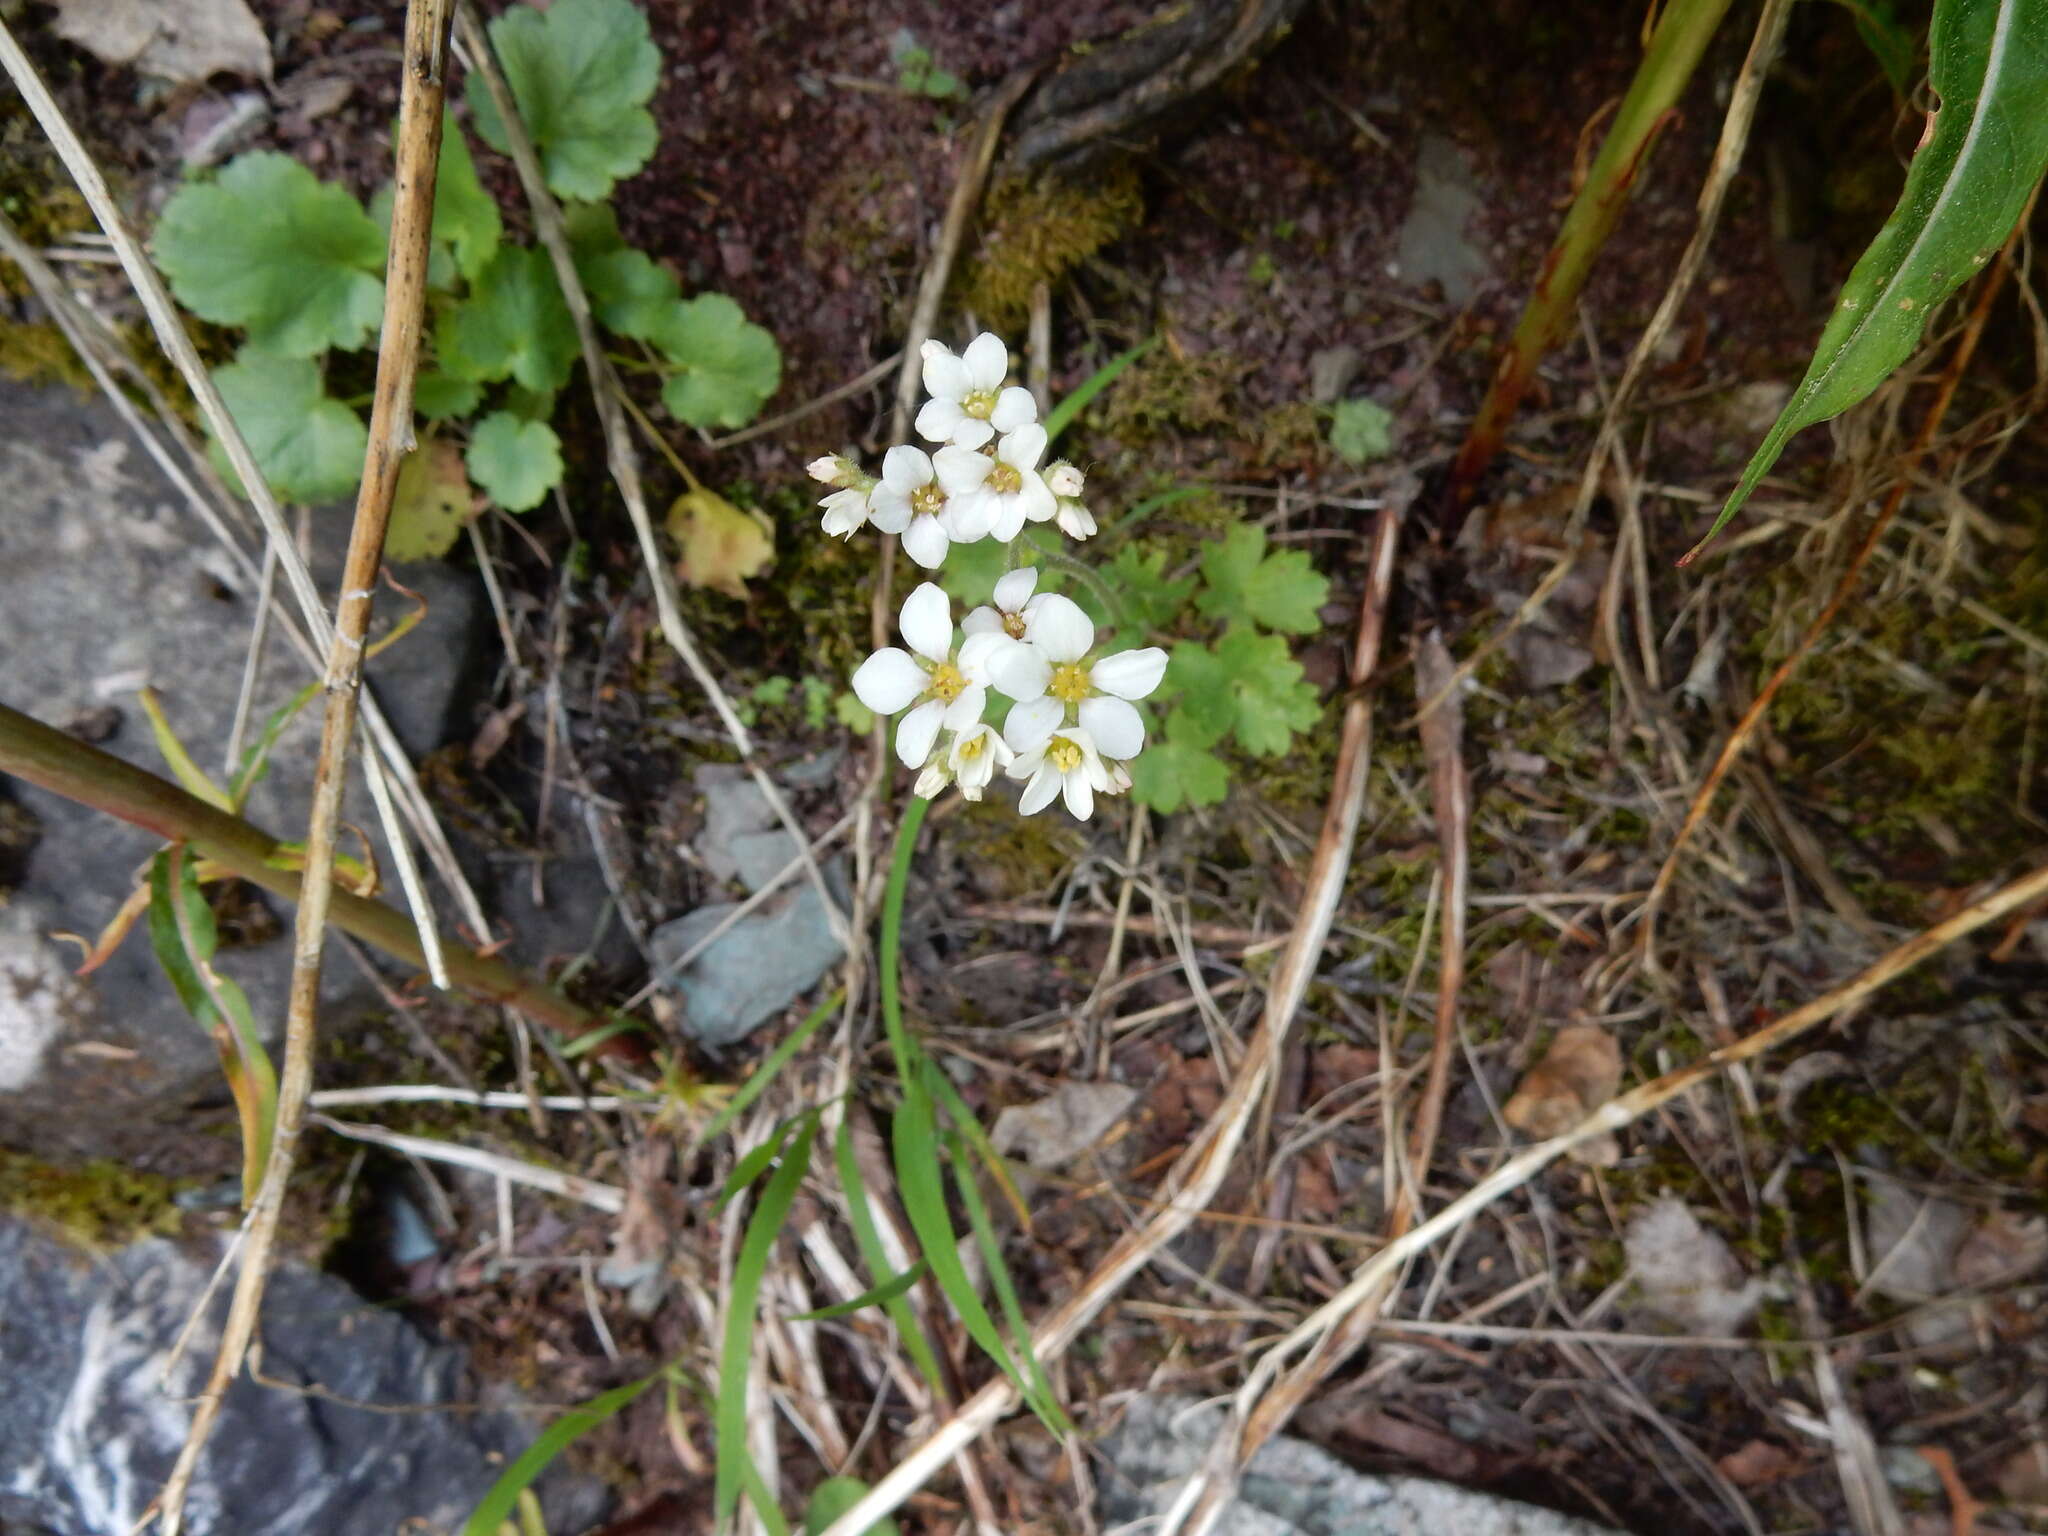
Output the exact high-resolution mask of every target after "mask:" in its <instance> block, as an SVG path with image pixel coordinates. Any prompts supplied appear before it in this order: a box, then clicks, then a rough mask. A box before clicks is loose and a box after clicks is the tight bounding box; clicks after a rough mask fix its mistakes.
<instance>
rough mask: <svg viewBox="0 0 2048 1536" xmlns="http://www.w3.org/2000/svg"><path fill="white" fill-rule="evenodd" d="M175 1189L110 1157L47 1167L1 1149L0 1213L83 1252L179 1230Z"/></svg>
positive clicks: (27, 1156)
mask: <svg viewBox="0 0 2048 1536" xmlns="http://www.w3.org/2000/svg"><path fill="white" fill-rule="evenodd" d="M178 1188H179V1186H178V1184H177V1183H175V1182H174V1181H172V1180H170V1179H166V1178H163V1177H160V1176H159V1175H157V1174H153V1173H142V1172H139V1171H138V1170H136V1169H133V1168H130V1167H128V1166H127V1165H125V1164H123V1163H117V1162H114V1161H113V1160H111V1159H109V1158H97V1159H95V1160H93V1161H92V1162H88V1163H76V1164H68V1165H67V1164H59V1163H46V1162H43V1161H42V1160H41V1159H39V1158H35V1157H31V1156H29V1155H28V1154H27V1153H25V1152H13V1151H9V1150H8V1149H6V1148H4V1147H0V1210H5V1211H6V1212H8V1213H9V1214H10V1215H14V1216H20V1217H23V1218H26V1219H28V1220H30V1221H36V1222H40V1223H43V1224H44V1225H47V1226H50V1227H53V1228H55V1229H56V1230H58V1231H59V1232H61V1233H63V1235H64V1236H65V1237H67V1238H69V1239H70V1240H71V1241H73V1242H75V1243H78V1244H80V1245H81V1246H83V1247H87V1248H114V1247H118V1246H120V1245H121V1244H123V1243H126V1242H129V1241H131V1240H132V1239H134V1238H137V1237H141V1236H144V1235H146V1234H148V1233H168V1232H173V1231H176V1230H177V1226H178V1208H177V1206H176V1205H175V1204H173V1203H172V1199H171V1197H172V1196H173V1195H174V1194H175V1193H176V1192H177V1190H178Z"/></svg>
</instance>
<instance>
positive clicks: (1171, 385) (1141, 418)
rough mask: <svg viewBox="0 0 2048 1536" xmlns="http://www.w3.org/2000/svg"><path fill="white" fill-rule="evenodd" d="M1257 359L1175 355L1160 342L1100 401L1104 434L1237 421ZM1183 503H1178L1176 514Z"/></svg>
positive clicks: (1131, 440)
mask: <svg viewBox="0 0 2048 1536" xmlns="http://www.w3.org/2000/svg"><path fill="white" fill-rule="evenodd" d="M1254 368H1255V365H1254V364H1253V363H1252V362H1251V361H1250V360H1249V359H1246V358H1239V357H1232V356H1231V355H1229V354H1228V353H1225V352H1200V353H1192V354H1187V355H1177V354H1175V353H1174V352H1173V351H1172V350H1171V349H1169V348H1165V347H1159V348H1155V349H1153V350H1152V351H1151V352H1149V353H1147V354H1146V355H1145V356H1144V357H1142V358H1140V359H1139V360H1138V361H1137V362H1136V363H1133V364H1132V365H1131V366H1130V368H1128V369H1126V370H1125V372H1124V374H1123V376H1122V377H1121V378H1119V379H1118V380H1117V381H1116V387H1115V388H1114V389H1112V390H1110V391H1109V392H1108V393H1107V394H1106V395H1104V396H1103V398H1102V400H1101V401H1099V402H1098V403H1097V404H1098V409H1099V410H1100V411H1101V414H1102V418H1103V428H1104V432H1105V434H1106V435H1107V436H1108V437H1110V438H1112V439H1114V440H1116V441H1119V442H1121V443H1125V444H1143V443H1148V442H1153V441H1156V440H1157V439H1159V438H1161V437H1166V436H1170V435H1172V434H1174V433H1178V432H1215V431H1220V430H1223V429H1225V428H1229V427H1233V426H1236V425H1238V424H1239V422H1240V421H1241V417H1242V409H1243V399H1242V397H1243V384H1244V381H1245V379H1246V378H1248V377H1249V376H1250V375H1251V374H1252V372H1253V371H1254ZM1186 510H1187V504H1186V503H1180V504H1176V505H1175V507H1174V509H1173V511H1174V515H1175V517H1176V519H1181V518H1184V517H1185V515H1186Z"/></svg>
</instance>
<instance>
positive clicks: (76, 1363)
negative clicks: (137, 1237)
mask: <svg viewBox="0 0 2048 1536" xmlns="http://www.w3.org/2000/svg"><path fill="white" fill-rule="evenodd" d="M216 1257H217V1250H215V1249H214V1248H213V1246H212V1245H209V1246H208V1251H205V1252H201V1253H197V1254H194V1253H189V1252H187V1251H185V1250H184V1249H181V1248H180V1247H178V1246H176V1245H174V1244H172V1243H169V1242H166V1241H163V1240H162V1239H155V1238H152V1239H149V1240H147V1241H144V1242H140V1243H137V1244H134V1245H133V1246H131V1247H128V1248H126V1249H123V1250H121V1251H120V1252H118V1253H115V1254H114V1255H113V1256H112V1257H110V1258H105V1259H96V1258H94V1257H92V1256H90V1255H87V1254H84V1253H81V1252H79V1251H77V1250H75V1249H72V1248H70V1247H68V1246H66V1245H65V1244H63V1243H61V1242H58V1241H57V1240H55V1239H54V1238H51V1237H49V1236H46V1235H44V1234H43V1233H42V1232H40V1231H38V1230H36V1229H35V1228H33V1227H31V1226H29V1225H28V1224H26V1223H24V1222H20V1221H16V1220H12V1219H8V1218H0V1295H4V1296H5V1297H6V1298H7V1305H6V1307H5V1308H4V1309H0V1378H4V1379H5V1380H6V1382H7V1390H6V1392H5V1393H4V1394H0V1530H9V1531H12V1530H39V1531H45V1532H48V1533H50V1536H126V1533H127V1532H128V1531H129V1530H130V1529H131V1528H132V1527H133V1526H134V1524H135V1522H136V1520H137V1519H138V1517H139V1516H140V1515H141V1513H142V1510H143V1508H144V1506H145V1505H147V1504H148V1502H149V1501H150V1500H151V1499H152V1498H153V1497H154V1496H155V1494H156V1492H157V1490H158V1489H159V1488H160V1487H161V1486H162V1484H163V1480H164V1477H165V1475H166V1474H167V1473H168V1472H169V1471H170V1469H171V1465H172V1462H173V1461H174V1460H175V1459H176V1457H177V1454H178V1449H179V1447H180V1445H181V1444H182V1443H183V1441H184V1437H185V1431H186V1428H187V1426H188V1425H189V1423H190V1422H191V1405H190V1398H191V1396H192V1394H194V1393H195V1392H197V1391H198V1390H199V1388H200V1387H201V1386H202V1385H203V1384H204V1380H205V1376H206V1372H207V1370H208V1368H209V1367H210V1365H211V1362H212V1359H213V1352H214V1348H215V1345H216V1344H217V1342H218V1340H219V1327H220V1320H221V1319H222V1317H224V1316H225V1312H226V1301H227V1298H226V1296H225V1295H221V1296H216V1297H215V1299H214V1303H213V1305H212V1307H211V1308H210V1309H209V1313H208V1318H207V1321H206V1322H205V1323H203V1324H202V1325H201V1326H200V1327H198V1328H197V1329H195V1330H194V1334H193V1337H192V1339H191V1341H190V1343H189V1345H188V1346H187V1348H186V1350H185V1353H184V1355H183V1357H182V1359H181V1360H180V1362H179V1364H178V1366H177V1368H176V1369H175V1370H173V1371H172V1372H171V1373H170V1375H169V1377H168V1379H165V1376H164V1368H165V1366H166V1364H167V1363H168V1360H169V1357H170V1353H171V1350H172V1346H173V1343H174V1341H175V1340H176V1338H177V1336H178V1334H179V1331H180V1330H181V1329H182V1328H183V1327H184V1326H185V1322H186V1319H187V1318H188V1317H189V1316H190V1315H191V1313H192V1311H193V1310H194V1308H195V1307H196V1306H197V1305H198V1303H199V1298H200V1295H201V1293H202V1292H203V1291H204V1290H205V1287H206V1283H207V1280H208V1277H209V1276H210V1275H211V1273H212V1270H213V1267H214V1262H215V1259H216ZM262 1339H263V1358H262V1366H263V1372H264V1374H265V1375H266V1376H268V1377H271V1378H273V1379H277V1380H281V1381H284V1382H288V1383H291V1384H292V1385H294V1386H307V1387H311V1386H317V1387H319V1388H320V1389H321V1390H322V1393H323V1394H326V1395H322V1396H312V1395H306V1394H301V1393H297V1392H292V1391H289V1390H280V1389H276V1388H269V1387H264V1386H261V1385H259V1384H257V1383H256V1382H254V1381H252V1380H250V1379H248V1378H247V1377H244V1378H243V1379H242V1380H240V1381H238V1382H237V1383H236V1384H235V1386H234V1387H233V1388H232V1389H231V1390H230V1391H229V1393H228V1396H227V1401H226V1403H225V1405H224V1407H223V1409H222V1413H221V1418H220V1422H219V1424H218V1425H217V1426H216V1428H215V1430H214V1433H213V1438H212V1440H211V1442H210V1443H209V1447H208V1450H207V1452H206V1454H205V1455H204V1456H203V1457H202V1458H201V1459H200V1463H199V1472H198V1476H197V1478H196V1479H195V1481H194V1483H193V1486H192V1492H191V1497H190V1500H189V1502H188V1504H187V1506H186V1512H187V1517H188V1521H187V1525H186V1529H187V1530H188V1531H190V1532H191V1533H192V1536H370V1533H383V1532H391V1531H399V1530H405V1531H414V1532H418V1533H420V1536H432V1533H447V1532H453V1531H455V1530H457V1529H458V1528H459V1527H460V1526H461V1524H462V1522H463V1521H464V1520H465V1519H467V1518H468V1515H469V1512H470V1510H471V1509H472V1508H473V1507H474V1506H475V1503H476V1501H477V1499H478V1498H480V1497H481V1496H482V1494H483V1493H484V1491H485V1490H486V1489H488V1488H489V1487H490V1485H491V1483H492V1482H493V1480H494V1479H495V1478H496V1477H497V1475H498V1472H499V1470H500V1468H501V1466H502V1464H503V1459H504V1458H506V1457H509V1456H513V1455H516V1454H518V1452H519V1451H521V1450H522V1449H524V1447H525V1445H526V1444H527V1443H528V1442H530V1441H531V1440H532V1438H533V1434H534V1430H533V1429H532V1428H530V1427H527V1426H524V1425H522V1424H521V1423H520V1422H519V1421H518V1420H517V1419H515V1418H514V1417H513V1416H512V1415H511V1414H509V1413H507V1412H502V1411H495V1412H484V1413H469V1412H453V1413H432V1412H427V1413H395V1414H394V1413H377V1412H370V1411H366V1410H364V1409H361V1408H355V1407H350V1406H346V1404H344V1403H341V1402H337V1401H335V1400H334V1399H336V1398H341V1399H347V1400H349V1401H350V1402H361V1403H386V1404H405V1405H420V1406H427V1407H431V1406H433V1405H436V1404H444V1403H445V1404H469V1403H473V1402H475V1401H476V1399H477V1393H476V1391H475V1388H474V1386H473V1384H472V1383H470V1382H469V1381H468V1380H467V1378H466V1373H465V1370H464V1365H463V1359H462V1356H461V1353H460V1352H459V1351H457V1350H455V1349H453V1348H451V1347H450V1346H447V1345H444V1344H437V1343H434V1342H433V1341H431V1340H430V1339H428V1338H427V1337H426V1336H425V1335H424V1334H422V1333H421V1332H420V1331H419V1330H418V1329H416V1328H414V1327H413V1326H412V1325H411V1324H410V1323H408V1322H406V1321H405V1320H404V1319H403V1318H401V1317H399V1316H398V1315H397V1314H395V1313H393V1312H391V1311H388V1310H386V1309H384V1308H381V1307H374V1306H371V1305H369V1304H368V1303H366V1302H365V1301H363V1300H362V1299H361V1298H360V1297H358V1296H356V1295H355V1294H354V1293H353V1292H351V1291H350V1290H349V1289H348V1287H347V1286H345V1285H344V1284H343V1283H342V1282H340V1281H339V1280H336V1279H334V1278H333V1277H331V1276H327V1275H322V1274H318V1273H315V1272H313V1271H311V1270H307V1269H303V1268H301V1267H299V1266H297V1265H292V1264H284V1265H280V1266H279V1268H278V1270H277V1272H276V1274H275V1275H273V1277H272V1278H271V1281H270V1290H269V1295H268V1297H267V1298H266V1300H265V1303H264V1310H263V1325H262ZM537 1491H538V1492H539V1493H540V1495H541V1500H542V1505H543V1507H544V1509H546V1510H547V1518H548V1528H549V1529H550V1530H557V1531H561V1530H581V1529H583V1528H584V1527H585V1526H586V1525H587V1524H589V1523H590V1522H591V1521H593V1520H595V1519H597V1518H600V1517H601V1515H602V1513H603V1509H602V1506H603V1503H604V1493H603V1490H602V1489H601V1488H598V1487H596V1486H594V1485H592V1484H590V1483H588V1482H587V1481H584V1480H582V1479H572V1478H568V1477H566V1476H564V1475H562V1474H561V1473H560V1472H559V1470H558V1471H557V1472H556V1474H555V1475H554V1476H553V1479H552V1481H549V1480H547V1479H544V1480H543V1482H542V1483H541V1485H540V1487H539V1489H538V1490H537Z"/></svg>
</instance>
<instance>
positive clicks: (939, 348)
mask: <svg viewBox="0 0 2048 1536" xmlns="http://www.w3.org/2000/svg"><path fill="white" fill-rule="evenodd" d="M923 356H924V389H925V393H926V394H928V395H934V396H936V397H937V398H939V399H941V400H958V399H959V398H960V397H961V396H962V395H964V394H966V393H967V391H968V389H969V388H971V387H972V386H971V385H970V384H969V382H968V373H967V365H966V364H965V363H963V362H961V361H960V359H959V358H957V357H955V356H954V355H953V354H952V352H951V351H949V350H948V349H947V348H946V346H945V344H944V343H942V342H936V341H928V342H926V343H925V344H924V352H923Z"/></svg>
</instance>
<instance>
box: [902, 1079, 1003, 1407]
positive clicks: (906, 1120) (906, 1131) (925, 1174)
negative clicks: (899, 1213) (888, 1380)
mask: <svg viewBox="0 0 2048 1536" xmlns="http://www.w3.org/2000/svg"><path fill="white" fill-rule="evenodd" d="M892 1129H893V1132H894V1136H893V1141H892V1145H893V1150H894V1152H895V1164H896V1187H897V1190H898V1192H899V1193H900V1194H901V1195H902V1197H903V1214H904V1215H905V1216H907V1217H909V1218H910V1229H911V1230H912V1231H913V1232H915V1233H916V1234H917V1246H918V1249H919V1250H920V1251H921V1252H922V1253H923V1255H924V1258H925V1262H926V1263H928V1264H930V1265H931V1267H932V1279H933V1280H935V1281H936V1282H937V1283H938V1287H939V1289H940V1290H941V1291H942V1292H944V1293H945V1297H946V1299H947V1300H948V1301H950V1302H952V1304H953V1310H954V1311H955V1312H957V1313H958V1314H959V1316H960V1322H961V1324H962V1326H964V1327H965V1328H966V1329H967V1334H968V1337H969V1338H971V1339H973V1340H974V1342H975V1343H976V1344H979V1345H980V1346H981V1348H982V1350H983V1351H984V1352H985V1353H986V1354H987V1355H988V1357H989V1358H990V1359H991V1360H993V1361H995V1362H996V1364H997V1365H1000V1366H1001V1367H1002V1368H1003V1373H1004V1374H1005V1375H1006V1376H1008V1377H1009V1378H1010V1379H1011V1380H1012V1381H1014V1382H1016V1384H1017V1388H1018V1390H1019V1391H1025V1390H1028V1389H1027V1388H1026V1387H1025V1385H1024V1378H1023V1376H1022V1375H1021V1374H1020V1373H1019V1372H1018V1370H1017V1362H1016V1360H1015V1359H1013V1358H1012V1357H1011V1355H1010V1347H1009V1345H1007V1344H1005V1343H1004V1342H1003V1336H1002V1334H1001V1332H1000V1331H999V1330H998V1329H997V1328H996V1323H995V1319H994V1318H992V1317H990V1316H989V1314H988V1308H987V1307H985V1306H983V1305H982V1304H981V1297H980V1296H979V1295H977V1294H976V1293H975V1289H974V1282H973V1281H971V1280H969V1279H968V1278H967V1268H966V1266H965V1265H963V1264H962V1263H961V1262H960V1253H959V1250H958V1248H957V1247H956V1246H955V1244H956V1243H957V1242H958V1238H957V1236H956V1234H955V1233H954V1231H953V1220H952V1218H951V1217H950V1216H948V1215H947V1214H946V1190H945V1184H944V1182H943V1181H942V1179H941V1178H940V1175H939V1139H938V1126H937V1124H936V1123H935V1122H934V1121H933V1119H932V1103H931V1099H930V1097H929V1096H928V1095H927V1094H926V1092H925V1090H924V1087H923V1085H922V1084H921V1083H919V1082H918V1081H917V1079H916V1078H914V1077H913V1078H912V1079H910V1080H909V1081H906V1082H905V1083H904V1084H903V1103H902V1105H901V1107H899V1108H898V1109H897V1111H896V1122H895V1125H894V1126H893V1127H892Z"/></svg>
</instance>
